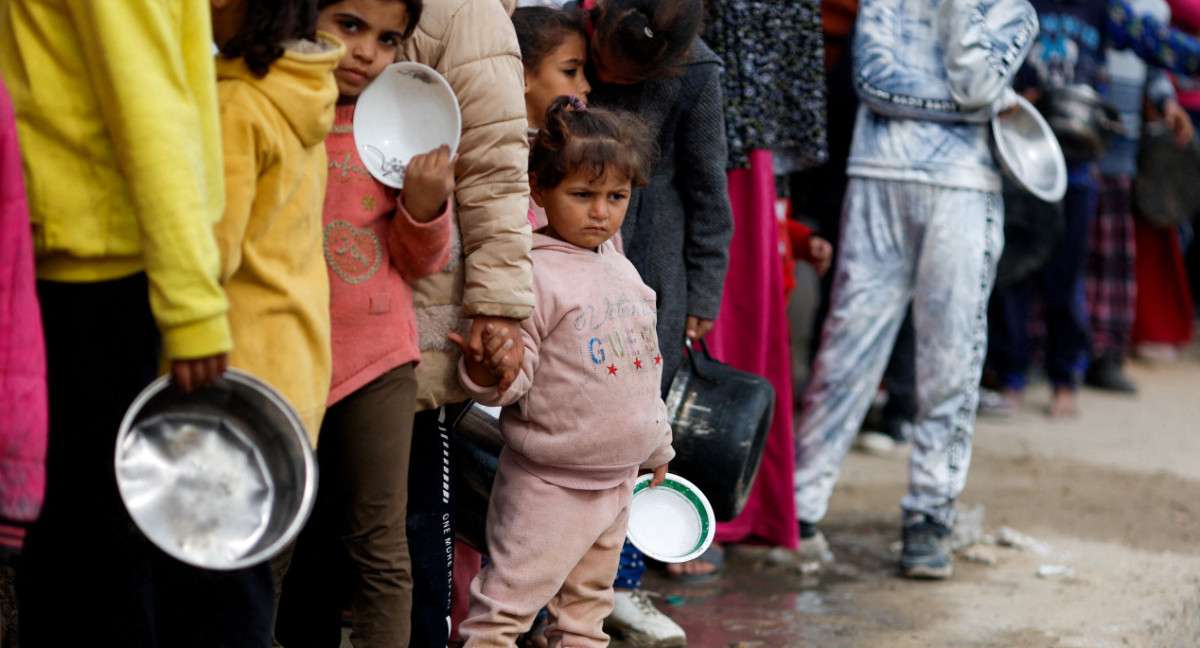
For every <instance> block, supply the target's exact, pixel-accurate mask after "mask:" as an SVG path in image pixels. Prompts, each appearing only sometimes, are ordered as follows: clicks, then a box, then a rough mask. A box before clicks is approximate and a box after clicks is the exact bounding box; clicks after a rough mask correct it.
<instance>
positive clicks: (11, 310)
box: [0, 85, 48, 551]
mask: <svg viewBox="0 0 1200 648" xmlns="http://www.w3.org/2000/svg"><path fill="white" fill-rule="evenodd" d="M47 414H48V411H47V404H46V351H45V343H44V341H43V339H42V316H41V308H40V307H39V305H38V299H37V291H36V280H35V277H34V272H33V233H32V230H31V229H30V224H29V208H28V206H27V204H26V202H25V182H24V179H23V177H22V171H21V153H20V150H19V149H18V146H17V126H16V122H15V121H14V119H13V109H12V103H11V102H10V101H9V98H8V92H7V91H6V90H5V89H4V87H3V86H2V85H0V549H2V550H7V551H19V550H20V549H21V546H22V544H23V542H24V540H25V525H27V524H29V523H30V522H33V521H34V520H35V519H37V516H38V512H39V511H40V510H41V508H42V495H43V492H44V490H45V485H46V464H45V461H46V429H47V425H48V422H47V418H46V417H47Z"/></svg>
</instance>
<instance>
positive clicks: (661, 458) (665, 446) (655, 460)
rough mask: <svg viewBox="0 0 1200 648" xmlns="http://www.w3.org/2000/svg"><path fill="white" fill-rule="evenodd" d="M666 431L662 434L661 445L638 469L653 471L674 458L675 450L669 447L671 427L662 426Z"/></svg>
mask: <svg viewBox="0 0 1200 648" xmlns="http://www.w3.org/2000/svg"><path fill="white" fill-rule="evenodd" d="M664 427H665V428H666V430H665V431H664V432H663V442H662V445H660V446H658V449H657V450H655V451H654V453H653V454H651V455H650V456H649V457H648V458H647V459H646V460H645V461H643V462H642V465H641V466H640V468H642V469H643V470H654V469H655V468H658V467H659V466H662V465H664V464H668V463H670V462H671V460H672V459H674V458H675V448H673V447H672V446H671V426H670V425H666V426H664Z"/></svg>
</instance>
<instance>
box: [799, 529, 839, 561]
mask: <svg viewBox="0 0 1200 648" xmlns="http://www.w3.org/2000/svg"><path fill="white" fill-rule="evenodd" d="M796 558H797V559H798V560H799V561H800V562H802V563H808V562H815V563H832V562H833V561H834V558H833V552H832V551H830V550H829V541H827V540H826V539H825V534H824V533H821V530H820V529H818V528H817V526H816V525H815V524H811V523H809V522H804V521H803V520H802V521H801V522H800V548H799V549H797V550H796Z"/></svg>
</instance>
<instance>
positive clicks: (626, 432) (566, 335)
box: [459, 234, 675, 489]
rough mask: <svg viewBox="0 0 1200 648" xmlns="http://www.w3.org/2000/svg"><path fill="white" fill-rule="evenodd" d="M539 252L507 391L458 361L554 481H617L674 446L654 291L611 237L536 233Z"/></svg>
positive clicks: (524, 462) (521, 459) (531, 462)
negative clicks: (578, 239) (521, 350)
mask: <svg viewBox="0 0 1200 648" xmlns="http://www.w3.org/2000/svg"><path fill="white" fill-rule="evenodd" d="M532 257H533V293H534V298H535V304H534V307H533V314H532V315H530V316H529V319H527V320H524V321H523V322H521V332H522V337H523V338H524V341H525V360H524V363H523V365H522V367H521V373H520V375H519V376H518V377H517V380H516V382H515V383H513V385H512V387H510V388H509V389H508V390H507V391H505V392H504V394H503V395H502V396H501V395H498V394H497V393H496V388H495V387H486V388H485V387H480V386H479V385H478V384H476V383H475V382H473V381H472V380H471V379H470V377H469V376H468V375H467V371H466V365H465V364H463V363H462V361H461V360H460V361H459V380H461V381H462V384H463V387H464V388H466V390H467V393H469V394H470V395H471V397H472V398H474V399H475V400H477V401H479V402H480V403H483V404H484V405H503V406H506V407H505V408H504V411H503V412H502V413H501V415H500V427H501V430H502V432H503V434H504V440H505V443H507V444H508V446H509V448H511V449H512V450H515V451H516V455H517V456H516V460H517V463H518V464H520V465H521V466H522V467H524V468H525V469H527V470H529V471H530V472H532V473H533V474H535V475H538V476H539V477H541V478H542V479H545V480H546V481H548V482H551V483H553V484H558V485H559V486H564V487H567V488H581V489H601V488H611V487H613V486H616V485H617V484H619V483H621V481H623V480H624V479H627V478H628V477H629V476H630V475H631V474H633V473H635V472H636V469H637V468H639V467H641V468H657V467H659V466H661V465H663V464H665V463H667V462H668V461H670V460H671V458H672V457H674V456H675V451H674V450H673V449H672V448H671V426H670V423H669V422H668V421H667V408H666V405H664V404H663V400H662V398H661V397H660V396H659V385H660V382H661V376H662V364H661V362H662V358H661V356H660V355H659V352H658V336H657V334H656V333H655V325H656V322H657V317H656V315H655V295H654V291H653V290H651V289H650V288H649V287H648V286H646V284H644V283H642V279H641V277H640V276H638V273H637V271H636V270H634V268H633V264H631V263H630V262H629V260H628V259H626V258H625V257H624V256H622V255H621V254H620V253H619V252H617V251H616V249H615V248H614V247H613V245H612V242H611V241H610V242H607V243H605V244H604V245H602V246H600V248H599V249H598V250H588V249H584V248H581V247H577V246H574V245H571V244H570V243H566V242H564V241H560V240H558V239H556V238H551V237H549V236H545V235H541V234H538V235H534V237H533V251H532ZM518 399H519V400H518Z"/></svg>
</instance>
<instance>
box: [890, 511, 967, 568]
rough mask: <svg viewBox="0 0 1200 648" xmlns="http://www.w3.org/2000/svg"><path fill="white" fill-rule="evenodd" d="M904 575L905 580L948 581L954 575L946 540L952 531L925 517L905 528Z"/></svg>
mask: <svg viewBox="0 0 1200 648" xmlns="http://www.w3.org/2000/svg"><path fill="white" fill-rule="evenodd" d="M903 533H904V548H903V549H902V550H901V551H900V575H901V576H904V577H905V578H923V579H945V578H950V577H951V576H953V575H954V565H953V564H952V563H951V562H950V552H948V551H947V550H946V542H945V541H946V539H947V538H949V536H950V528H949V527H947V526H945V525H942V524H938V523H937V522H934V521H933V520H930V519H929V518H928V517H926V516H924V515H922V516H919V517H917V518H915V519H913V520H912V521H909V522H906V523H905V524H904V532H903Z"/></svg>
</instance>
